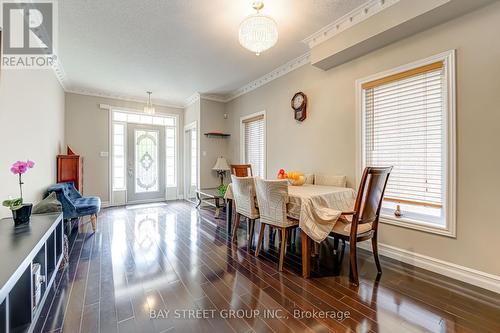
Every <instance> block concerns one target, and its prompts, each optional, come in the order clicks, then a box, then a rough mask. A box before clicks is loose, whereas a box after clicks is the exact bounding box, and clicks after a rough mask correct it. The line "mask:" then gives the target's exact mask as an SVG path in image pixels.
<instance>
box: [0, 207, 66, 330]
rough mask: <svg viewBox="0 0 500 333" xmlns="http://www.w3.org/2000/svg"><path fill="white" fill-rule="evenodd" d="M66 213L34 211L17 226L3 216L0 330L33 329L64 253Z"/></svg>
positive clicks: (1, 232)
mask: <svg viewBox="0 0 500 333" xmlns="http://www.w3.org/2000/svg"><path fill="white" fill-rule="evenodd" d="M63 234H64V230H63V220H62V213H56V214H44V215H33V216H32V217H31V222H30V224H28V225H26V226H22V227H17V228H14V221H12V219H10V218H6V219H1V220H0V287H1V289H0V332H28V333H31V332H33V328H34V326H35V324H36V321H37V319H38V316H39V315H40V311H41V309H42V307H43V304H44V302H45V298H46V297H47V291H48V290H49V289H50V287H51V286H52V283H53V282H54V279H55V277H56V274H55V273H56V271H57V268H58V267H59V265H60V263H61V260H62V253H63ZM35 263H37V264H39V265H40V275H43V276H45V281H44V282H41V284H40V285H39V288H40V297H39V302H38V304H36V305H35V298H34V293H35V281H34V279H33V267H34V264H35Z"/></svg>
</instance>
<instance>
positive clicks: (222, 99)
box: [200, 94, 227, 103]
mask: <svg viewBox="0 0 500 333" xmlns="http://www.w3.org/2000/svg"><path fill="white" fill-rule="evenodd" d="M200 98H201V99H205V100H208V101H213V102H220V103H226V102H227V98H226V96H224V95H219V94H200Z"/></svg>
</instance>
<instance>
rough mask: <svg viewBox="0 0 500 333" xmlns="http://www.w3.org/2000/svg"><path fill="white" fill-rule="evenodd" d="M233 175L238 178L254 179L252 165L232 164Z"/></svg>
mask: <svg viewBox="0 0 500 333" xmlns="http://www.w3.org/2000/svg"><path fill="white" fill-rule="evenodd" d="M231 174H232V175H235V176H236V177H252V176H253V174H252V165H251V164H231Z"/></svg>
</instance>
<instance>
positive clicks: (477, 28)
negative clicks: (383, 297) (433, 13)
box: [226, 2, 500, 275]
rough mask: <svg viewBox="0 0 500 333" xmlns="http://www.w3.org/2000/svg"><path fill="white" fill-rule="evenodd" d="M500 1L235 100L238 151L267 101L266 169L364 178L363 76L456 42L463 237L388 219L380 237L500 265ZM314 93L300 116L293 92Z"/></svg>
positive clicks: (473, 264)
mask: <svg viewBox="0 0 500 333" xmlns="http://www.w3.org/2000/svg"><path fill="white" fill-rule="evenodd" d="M498 22H500V2H496V3H494V4H492V5H490V6H488V7H485V8H482V9H479V10H477V11H475V12H472V13H470V14H467V15H465V16H462V17H460V18H457V19H455V20H453V21H450V22H448V23H445V24H443V25H440V26H437V27H435V28H433V29H430V30H427V31H424V32H422V33H419V34H417V35H415V36H412V37H410V38H407V39H404V40H402V41H399V42H397V43H394V44H392V45H389V46H387V47H385V48H383V49H380V50H377V51H375V52H372V53H370V54H368V55H366V56H364V57H361V58H358V59H356V60H353V61H351V62H348V63H345V64H344V65H341V66H339V67H335V68H333V69H331V70H329V71H326V72H324V71H322V70H320V69H316V68H314V67H312V66H310V65H306V66H304V67H302V68H300V69H297V70H295V71H293V72H291V73H289V74H287V75H285V76H283V77H281V78H279V79H277V80H274V81H272V82H271V83H269V84H267V85H265V86H263V87H260V88H258V89H257V90H254V91H252V92H250V93H248V94H246V95H243V96H241V97H238V98H237V99H235V100H233V101H231V102H229V103H227V105H226V111H227V112H228V113H229V114H230V117H231V118H230V119H231V129H230V130H231V133H232V137H231V145H230V156H231V158H232V159H233V160H238V159H239V118H240V117H241V116H242V115H247V114H250V113H253V112H257V111H261V110H263V109H265V110H266V111H267V173H268V176H269V177H273V175H274V174H275V173H276V172H277V170H278V169H279V168H281V167H283V168H286V169H299V170H303V171H306V172H328V173H335V174H345V175H347V177H348V185H349V186H351V187H352V186H355V174H356V169H355V162H356V148H357V147H356V143H355V141H356V135H355V130H356V128H355V115H356V108H355V80H357V79H359V78H363V77H366V76H368V75H371V74H375V73H378V72H381V71H384V70H388V69H391V68H394V67H397V66H400V65H403V64H407V63H410V62H413V61H416V60H419V59H423V58H426V57H428V56H431V55H434V54H437V53H440V52H443V51H446V50H450V49H456V50H457V95H458V97H457V145H458V146H457V178H458V179H457V187H458V189H457V206H458V208H457V238H456V239H453V238H448V237H444V236H438V235H434V234H429V233H425V232H420V231H415V230H410V229H405V228H401V227H396V226H391V225H387V224H384V225H382V226H381V227H380V228H381V230H380V242H381V243H385V244H388V245H392V246H395V247H398V248H402V249H406V250H409V251H413V252H416V253H420V254H423V255H427V256H430V257H434V258H438V259H441V260H444V261H448V262H452V263H455V264H458V265H462V266H466V267H470V268H473V269H477V270H480V271H484V272H487V273H491V274H495V275H500V261H499V260H498V253H499V252H500V242H499V235H500V223H499V222H500V219H499V218H498V216H500V206H499V205H498V203H499V202H500V191H499V190H498V189H499V188H500V177H499V174H498V171H499V170H500V154H498V149H497V147H496V144H497V143H498V142H500V110H499V108H498V106H499V105H500V93H499V91H500V75H498V73H499V70H500V43H498V40H497V37H495V36H494V33H495V32H494V31H496V30H497V27H498ZM297 91H303V92H305V93H306V94H307V95H308V98H309V109H308V118H307V120H305V121H304V122H303V123H300V124H299V123H296V122H295V121H294V120H293V114H292V110H291V108H290V99H291V97H292V96H293V94H294V93H295V92H297Z"/></svg>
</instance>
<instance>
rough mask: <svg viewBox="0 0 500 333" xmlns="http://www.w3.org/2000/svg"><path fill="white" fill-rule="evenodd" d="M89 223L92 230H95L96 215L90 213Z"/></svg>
mask: <svg viewBox="0 0 500 333" xmlns="http://www.w3.org/2000/svg"><path fill="white" fill-rule="evenodd" d="M90 223H91V224H92V231H93V232H95V231H96V229H97V215H96V214H92V215H90Z"/></svg>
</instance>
